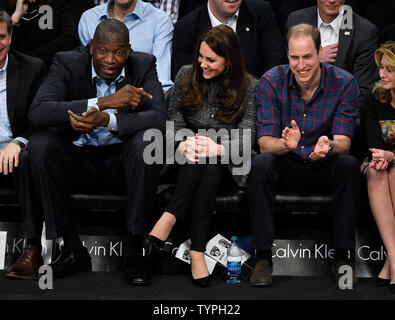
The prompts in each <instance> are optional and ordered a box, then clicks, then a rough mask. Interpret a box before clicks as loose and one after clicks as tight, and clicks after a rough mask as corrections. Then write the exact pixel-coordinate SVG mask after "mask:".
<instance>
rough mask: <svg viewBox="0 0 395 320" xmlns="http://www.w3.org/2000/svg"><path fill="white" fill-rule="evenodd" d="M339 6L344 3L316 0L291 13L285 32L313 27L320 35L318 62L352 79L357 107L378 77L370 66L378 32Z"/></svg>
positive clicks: (370, 24)
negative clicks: (298, 26) (301, 26)
mask: <svg viewBox="0 0 395 320" xmlns="http://www.w3.org/2000/svg"><path fill="white" fill-rule="evenodd" d="M343 4H344V0H317V5H316V6H313V7H309V8H306V9H301V10H298V11H295V12H293V13H291V14H290V15H289V17H288V22H287V27H286V29H287V30H288V29H289V28H290V27H292V26H294V25H296V24H299V23H308V24H311V25H312V26H314V27H317V28H318V29H319V30H320V33H321V46H322V50H320V61H321V62H324V63H331V64H334V65H335V66H337V67H340V68H342V69H345V70H347V71H348V72H350V73H351V74H352V75H354V76H355V77H356V79H357V81H358V85H359V88H360V91H361V94H360V97H359V104H361V102H362V101H363V99H364V97H365V96H366V95H367V94H368V93H369V92H370V91H371V90H372V89H373V85H374V83H375V81H376V80H377V77H378V72H377V68H376V67H375V65H374V62H373V54H374V51H375V50H376V49H377V47H378V28H377V27H376V26H375V25H374V24H372V23H371V22H369V21H368V20H366V19H364V18H362V17H361V16H359V15H358V14H356V13H355V12H349V10H347V11H346V10H342V8H343V7H342V6H343ZM351 15H352V16H351ZM347 17H350V18H349V19H347ZM351 17H352V19H351ZM351 22H352V25H351V24H350V23H351Z"/></svg>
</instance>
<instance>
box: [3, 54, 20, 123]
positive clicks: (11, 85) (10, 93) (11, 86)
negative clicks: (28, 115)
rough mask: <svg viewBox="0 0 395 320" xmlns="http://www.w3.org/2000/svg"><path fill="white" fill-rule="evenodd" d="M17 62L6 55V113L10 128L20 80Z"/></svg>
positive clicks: (9, 55) (10, 55)
mask: <svg viewBox="0 0 395 320" xmlns="http://www.w3.org/2000/svg"><path fill="white" fill-rule="evenodd" d="M17 66H18V62H17V61H16V59H15V58H14V56H13V55H12V53H8V66H7V89H6V91H7V112H8V119H9V121H10V125H11V128H13V126H14V117H15V112H16V103H17V96H18V89H19V83H20V79H21V71H20V70H19V68H18V67H17Z"/></svg>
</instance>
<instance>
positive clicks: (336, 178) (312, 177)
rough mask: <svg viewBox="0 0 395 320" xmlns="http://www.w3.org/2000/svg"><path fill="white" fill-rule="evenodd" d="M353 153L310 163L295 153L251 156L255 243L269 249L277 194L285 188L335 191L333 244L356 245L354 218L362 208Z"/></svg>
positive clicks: (249, 185) (250, 201) (250, 195)
mask: <svg viewBox="0 0 395 320" xmlns="http://www.w3.org/2000/svg"><path fill="white" fill-rule="evenodd" d="M359 166H360V163H359V161H358V160H357V159H356V158H355V157H353V156H351V155H334V156H329V157H326V158H324V159H321V160H317V161H313V162H308V161H303V160H301V159H300V158H299V157H294V156H293V155H292V154H285V155H281V156H275V155H273V154H270V153H264V154H259V155H257V156H255V157H254V158H253V159H252V165H251V172H250V175H249V177H248V180H247V188H248V204H249V210H250V216H251V220H252V221H251V225H252V245H253V247H254V248H255V249H258V250H267V249H270V248H271V246H272V244H273V239H274V212H275V194H276V191H277V189H278V187H281V188H282V189H288V190H289V189H296V190H301V189H302V190H317V188H320V186H326V187H327V188H328V187H329V189H330V190H332V192H333V217H332V218H333V226H332V229H333V244H334V247H335V249H340V250H350V249H354V248H355V220H356V215H357V213H358V211H359V197H360V187H361V185H360V184H361V173H360V171H359Z"/></svg>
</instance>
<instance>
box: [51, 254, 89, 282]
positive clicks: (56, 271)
mask: <svg viewBox="0 0 395 320" xmlns="http://www.w3.org/2000/svg"><path fill="white" fill-rule="evenodd" d="M49 266H50V267H51V268H52V271H53V276H54V277H55V278H62V277H66V276H68V275H70V274H72V273H76V272H81V271H85V272H86V271H91V270H92V261H91V256H90V255H89V253H88V250H87V249H86V248H85V247H84V248H83V249H82V250H81V253H80V254H79V255H75V254H74V253H72V252H70V251H69V250H67V249H65V248H63V250H62V252H61V253H60V256H59V257H58V258H57V259H56V260H55V261H54V262H53V263H51V264H50V265H49Z"/></svg>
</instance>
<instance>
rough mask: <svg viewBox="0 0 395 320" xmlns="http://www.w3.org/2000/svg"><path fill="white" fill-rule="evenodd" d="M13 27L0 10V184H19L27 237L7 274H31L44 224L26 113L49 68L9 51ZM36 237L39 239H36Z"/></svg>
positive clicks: (37, 262)
mask: <svg viewBox="0 0 395 320" xmlns="http://www.w3.org/2000/svg"><path fill="white" fill-rule="evenodd" d="M12 31H13V25H12V20H11V18H10V16H9V15H8V14H7V13H6V12H5V11H0V185H1V186H6V187H7V188H9V187H10V186H11V187H13V186H15V187H16V188H17V194H18V200H19V203H20V206H21V209H22V215H23V222H24V229H25V238H26V239H27V243H26V245H25V248H24V249H23V252H22V254H21V256H20V258H19V259H18V260H17V261H16V263H15V264H14V265H13V266H12V267H11V268H10V269H9V270H8V271H7V273H6V275H7V276H10V277H16V278H31V277H33V275H34V274H35V273H36V271H37V269H38V268H39V267H40V266H41V265H42V264H43V259H42V257H41V243H40V239H41V231H42V224H41V223H40V222H39V221H40V217H39V216H38V214H37V211H38V207H37V206H36V204H34V200H35V199H34V198H35V197H34V196H33V193H32V191H33V190H32V187H31V183H30V173H29V166H28V157H27V152H26V151H25V148H26V146H27V145H28V143H29V139H30V136H31V134H32V133H33V132H34V131H35V129H34V128H32V127H31V126H29V122H28V117H27V114H28V109H29V106H30V103H31V101H32V100H33V97H34V94H35V92H36V89H37V87H38V85H39V83H40V80H41V78H42V77H43V76H44V74H45V71H46V68H45V66H44V62H43V61H42V60H40V59H37V58H33V57H28V56H25V55H23V54H21V53H18V52H16V51H13V50H11V51H10V44H11V38H12ZM36 221H37V223H36ZM36 238H38V242H35V241H33V239H36Z"/></svg>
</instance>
